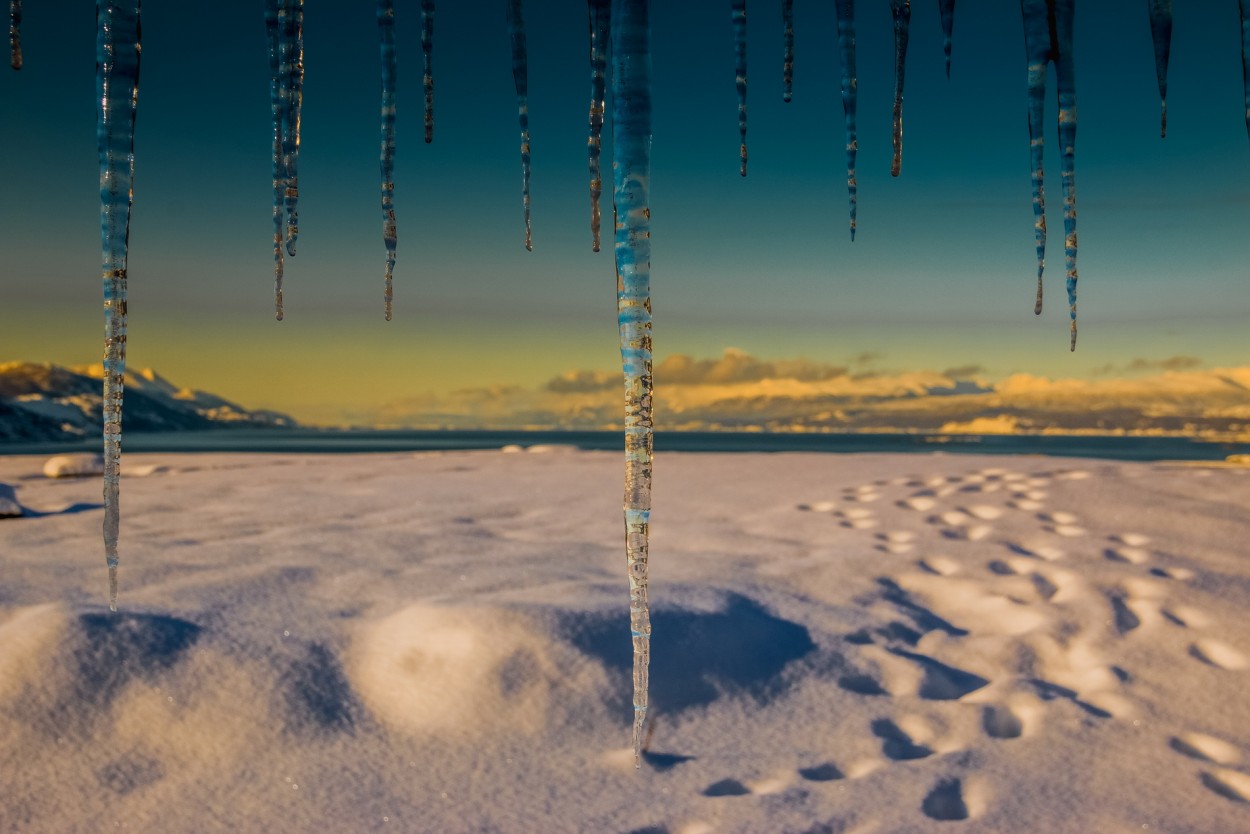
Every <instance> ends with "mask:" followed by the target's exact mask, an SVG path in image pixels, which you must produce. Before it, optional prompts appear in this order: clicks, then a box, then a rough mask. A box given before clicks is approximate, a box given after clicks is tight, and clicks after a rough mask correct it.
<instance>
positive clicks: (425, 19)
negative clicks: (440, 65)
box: [421, 0, 434, 145]
mask: <svg viewBox="0 0 1250 834" xmlns="http://www.w3.org/2000/svg"><path fill="white" fill-rule="evenodd" d="M421 59H422V61H423V62H424V64H425V68H424V75H423V78H422V83H423V84H424V85H425V143H426V144H427V145H428V144H430V143H431V142H433V141H434V0H421Z"/></svg>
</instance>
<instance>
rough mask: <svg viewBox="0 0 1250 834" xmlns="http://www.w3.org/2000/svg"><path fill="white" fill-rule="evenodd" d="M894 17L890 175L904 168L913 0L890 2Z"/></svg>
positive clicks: (895, 174)
mask: <svg viewBox="0 0 1250 834" xmlns="http://www.w3.org/2000/svg"><path fill="white" fill-rule="evenodd" d="M890 14H891V15H893V16H894V162H893V163H892V164H891V165H890V174H891V175H892V176H895V177H897V176H898V173H899V171H900V170H901V169H902V167H903V70H904V65H905V63H906V61H907V35H908V28H909V25H910V24H911V0H890Z"/></svg>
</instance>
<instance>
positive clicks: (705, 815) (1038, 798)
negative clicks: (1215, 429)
mask: <svg viewBox="0 0 1250 834" xmlns="http://www.w3.org/2000/svg"><path fill="white" fill-rule="evenodd" d="M42 462H43V461H42V460H41V459H38V458H32V457H7V458H6V457H0V483H3V484H7V485H9V486H11V487H12V488H13V489H12V494H13V496H14V497H15V499H16V500H17V501H18V502H20V504H21V505H22V507H23V509H24V510H26V511H27V515H26V517H22V518H14V519H5V520H0V750H4V751H6V755H5V756H4V757H3V759H4V761H0V830H3V831H23V832H28V831H35V832H38V831H49V832H51V831H56V832H62V831H95V830H102V829H110V830H114V829H116V830H132V831H158V830H159V831H169V832H179V831H186V832H191V831H196V832H200V831H219V830H220V831H225V830H234V831H259V830H274V831H276V830H290V831H305V830H313V829H320V830H334V831H380V830H392V831H405V832H407V831H430V832H434V831H438V832H457V831H465V832H470V831H505V832H514V831H515V832H530V831H606V832H630V831H652V832H657V831H665V832H670V834H679V833H680V834H696V832H711V831H718V832H719V831H735V832H737V831H740V832H771V831H778V832H781V831H785V832H791V831H792V832H817V831H843V832H904V831H926V830H930V829H934V830H967V831H983V832H1033V831H1048V832H1050V831H1054V832H1062V831H1071V832H1089V831H1100V832H1101V831H1129V830H1134V831H1141V830H1151V831H1198V832H1227V831H1236V830H1243V829H1250V767H1248V766H1247V765H1248V763H1250V729H1247V728H1248V727H1250V699H1247V698H1246V697H1245V695H1244V692H1245V687H1246V682H1247V674H1250V672H1248V671H1247V667H1250V559H1247V558H1246V556H1245V552H1244V542H1245V541H1247V540H1250V470H1247V469H1244V468H1237V467H1222V468H1219V467H1203V466H1183V467H1179V466H1175V465H1169V464H1143V463H1119V462H1110V461H1093V460H1073V459H1055V458H1036V457H1005V456H994V457H988V456H986V457H979V456H965V455H960V456H943V455H838V456H829V455H821V454H750V453H735V454H681V453H669V454H661V455H659V456H658V457H657V462H656V482H655V483H656V491H655V511H654V514H653V517H652V562H651V583H652V599H653V603H654V605H655V620H654V625H655V638H654V640H655V648H654V666H653V670H652V687H653V698H652V703H653V713H654V723H653V728H652V729H653V732H652V735H651V738H650V742H649V748H648V750H649V753H648V756H647V758H646V761H645V763H644V765H643V768H642V770H641V771H640V772H638V773H635V772H634V770H633V767H632V756H631V754H630V753H629V751H628V749H627V748H628V744H629V738H628V720H629V715H628V712H629V707H628V702H629V693H628V672H627V663H628V652H629V639H628V622H627V616H626V601H627V593H626V589H625V577H624V557H623V549H622V541H621V539H622V536H621V513H620V470H621V461H620V455H619V454H617V453H607V452H578V451H574V450H568V449H556V450H551V451H550V453H548V454H506V453H503V452H500V451H477V452H471V451H458V452H446V453H419V454H411V453H396V454H371V455H350V454H334V455H299V456H295V455H268V454H196V455H183V454H150V455H137V454H129V455H127V456H126V458H125V461H124V465H125V466H126V467H127V471H128V472H129V473H130V474H129V477H124V480H123V488H122V525H123V526H122V539H121V559H122V561H121V570H120V580H121V595H120V604H121V609H122V611H121V614H120V615H118V616H117V617H112V616H110V615H109V614H108V612H107V608H106V593H107V588H106V580H105V568H104V560H103V554H102V548H101V545H100V541H99V538H100V518H101V510H100V509H99V505H100V503H101V502H100V487H99V482H98V480H95V479H86V480H70V481H66V480H57V481H53V480H48V479H45V478H43V477H42V475H41V474H40V467H41V465H42ZM960 817H966V819H963V820H962V821H955V819H956V818H960ZM1144 826H1149V828H1144Z"/></svg>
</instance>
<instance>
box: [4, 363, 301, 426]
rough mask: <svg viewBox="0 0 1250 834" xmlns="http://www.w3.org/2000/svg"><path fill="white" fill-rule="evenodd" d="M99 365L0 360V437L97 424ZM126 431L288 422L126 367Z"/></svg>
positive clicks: (100, 397)
mask: <svg viewBox="0 0 1250 834" xmlns="http://www.w3.org/2000/svg"><path fill="white" fill-rule="evenodd" d="M102 375H103V369H102V367H101V366H100V365H92V366H86V367H80V368H73V369H70V368H62V367H60V366H59V365H51V364H35V363H32V362H6V363H0V442H9V443H12V442H36V441H56V440H71V439H75V438H78V437H83V436H89V435H91V436H94V435H97V434H100V433H101V431H102V430H103V420H102V414H103V387H102V379H101V377H102ZM124 425H125V429H126V430H127V431H135V432H169V431H193V430H203V429H214V428H227V427H246V428H262V427H266V428H267V427H293V426H295V425H296V422H295V421H294V420H293V419H291V418H290V417H288V416H286V415H285V414H279V413H277V412H274V411H249V410H248V409H245V408H243V407H242V406H239V405H236V404H234V403H232V402H230V401H229V400H225V399H222V398H221V397H219V396H217V395H215V394H209V393H207V392H204V391H196V390H193V389H190V388H179V387H178V386H176V385H174V384H173V383H171V382H169V381H168V380H166V379H164V378H163V377H161V376H160V374H158V373H156V372H155V371H153V370H151V369H144V370H140V371H133V372H132V371H127V372H126V381H125V417H124Z"/></svg>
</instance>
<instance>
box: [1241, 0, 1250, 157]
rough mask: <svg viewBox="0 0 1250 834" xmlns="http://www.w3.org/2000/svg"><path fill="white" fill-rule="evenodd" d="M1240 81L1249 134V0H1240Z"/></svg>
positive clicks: (1249, 132)
mask: <svg viewBox="0 0 1250 834" xmlns="http://www.w3.org/2000/svg"><path fill="white" fill-rule="evenodd" d="M1241 83H1242V88H1243V89H1244V91H1245V95H1244V99H1245V105H1246V133H1247V134H1248V135H1250V0H1241Z"/></svg>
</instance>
